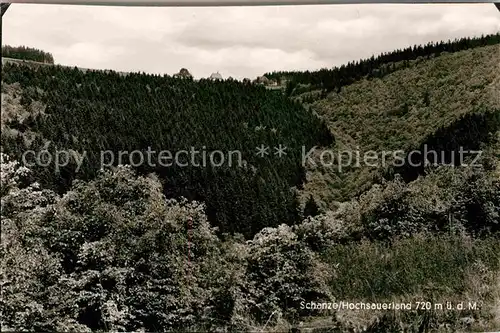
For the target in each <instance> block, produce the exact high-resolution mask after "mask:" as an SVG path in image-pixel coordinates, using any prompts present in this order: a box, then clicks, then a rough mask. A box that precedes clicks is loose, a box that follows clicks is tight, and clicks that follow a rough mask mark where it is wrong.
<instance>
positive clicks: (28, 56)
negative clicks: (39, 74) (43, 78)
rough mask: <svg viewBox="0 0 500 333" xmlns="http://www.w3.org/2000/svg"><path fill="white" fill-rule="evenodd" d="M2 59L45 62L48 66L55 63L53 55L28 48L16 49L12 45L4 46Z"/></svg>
mask: <svg viewBox="0 0 500 333" xmlns="http://www.w3.org/2000/svg"><path fill="white" fill-rule="evenodd" d="M2 57H5V58H14V59H22V60H30V61H36V62H43V63H47V64H53V63H54V57H53V56H52V54H50V53H48V52H45V51H42V50H39V49H35V48H32V47H27V46H15V47H14V46H10V45H3V46H2Z"/></svg>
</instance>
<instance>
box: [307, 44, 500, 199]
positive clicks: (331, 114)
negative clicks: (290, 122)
mask: <svg viewBox="0 0 500 333" xmlns="http://www.w3.org/2000/svg"><path fill="white" fill-rule="evenodd" d="M499 47H500V46H498V45H492V46H486V47H479V48H475V49H471V50H466V51H461V52H457V53H453V54H445V55H442V56H440V57H437V58H434V59H430V60H426V61H420V62H418V63H417V64H415V65H414V66H413V67H411V68H407V69H402V70H399V71H397V72H395V73H392V74H389V75H387V76H385V77H383V78H381V79H363V80H361V81H358V82H356V83H354V84H352V85H349V86H347V87H344V88H343V89H342V90H341V91H340V92H338V93H336V92H332V93H330V94H329V95H328V96H327V98H325V99H322V100H319V101H317V102H315V103H313V104H312V105H310V108H311V110H313V111H314V112H315V113H317V114H318V115H320V116H321V117H322V118H323V119H324V120H325V121H326V122H327V123H328V126H329V128H330V130H331V131H332V133H333V135H334V136H335V138H336V143H335V146H334V147H331V149H333V150H335V151H340V152H344V151H347V152H352V153H353V154H354V153H355V152H358V151H359V152H361V154H363V153H365V152H367V151H376V152H378V153H379V154H381V153H382V152H384V151H385V152H388V155H390V156H389V157H388V158H387V161H386V162H385V164H384V165H382V164H381V163H379V164H380V165H379V166H378V167H366V165H360V166H359V167H345V168H344V169H343V172H341V173H339V172H337V170H338V168H336V166H337V165H335V166H333V167H330V168H328V169H327V170H319V171H318V170H316V171H313V170H310V171H311V172H309V175H308V177H309V180H310V183H309V186H310V188H312V189H313V191H314V189H317V190H318V191H317V192H316V193H317V194H319V196H318V198H319V197H321V196H325V197H324V198H323V199H321V200H323V201H324V202H329V203H332V202H333V201H335V200H346V199H349V198H351V197H353V196H355V195H359V194H361V193H362V192H363V191H364V190H366V189H368V188H369V187H370V186H371V184H373V183H374V182H377V179H380V177H382V176H388V175H390V174H394V173H396V172H397V173H400V174H402V175H403V176H404V178H405V180H407V181H411V180H414V179H416V178H417V177H418V176H419V175H424V174H425V170H424V167H423V166H422V167H412V166H411V165H410V163H404V165H401V166H400V167H392V166H393V162H394V158H393V154H392V153H393V152H396V151H402V155H403V156H405V157H406V158H408V156H407V155H408V154H409V153H410V152H411V151H413V150H418V151H422V152H423V149H424V146H425V147H426V149H427V150H429V151H436V152H437V153H438V157H439V158H438V160H431V161H430V162H431V163H432V164H434V163H435V164H450V163H451V162H452V161H455V164H457V163H458V162H459V156H458V154H459V150H460V147H462V148H463V150H465V151H475V150H480V149H483V148H484V147H485V146H488V145H489V144H490V143H491V141H492V140H495V139H496V133H497V131H498V130H499V128H500V121H499V117H500V115H499V111H500V101H499V99H498V91H500V74H499V72H498V54H499ZM451 152H453V154H452V153H451ZM443 154H444V155H443ZM422 155H423V154H422ZM422 155H415V157H413V162H414V163H413V165H415V164H418V163H417V162H419V161H418V160H417V159H418V156H422ZM442 157H444V158H442ZM469 157H471V154H469ZM420 162H423V161H420ZM336 164H338V161H336ZM361 164H363V163H361ZM422 164H423V163H422Z"/></svg>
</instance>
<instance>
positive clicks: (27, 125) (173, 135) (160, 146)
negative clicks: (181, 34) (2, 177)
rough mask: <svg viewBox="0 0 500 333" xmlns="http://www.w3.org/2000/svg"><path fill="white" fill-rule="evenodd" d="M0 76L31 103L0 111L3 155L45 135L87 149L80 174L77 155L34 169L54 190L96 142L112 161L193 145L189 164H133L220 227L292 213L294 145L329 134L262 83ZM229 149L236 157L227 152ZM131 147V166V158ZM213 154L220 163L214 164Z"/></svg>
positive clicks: (23, 71) (97, 154) (247, 225)
mask: <svg viewBox="0 0 500 333" xmlns="http://www.w3.org/2000/svg"><path fill="white" fill-rule="evenodd" d="M4 84H5V89H15V88H14V87H10V86H9V85H15V86H17V85H19V93H18V94H19V95H18V96H17V97H18V98H20V99H19V103H20V107H21V108H26V109H27V110H31V111H32V112H30V111H28V113H27V114H24V115H21V114H13V115H12V117H10V118H9V117H8V116H7V114H6V115H5V116H6V117H5V118H6V119H4V121H5V125H6V126H7V127H9V128H11V129H13V130H14V131H11V132H7V131H2V147H3V149H4V151H5V152H6V153H8V154H11V155H12V156H14V157H15V158H16V159H17V160H20V159H21V155H22V152H23V151H25V150H26V149H31V150H34V151H40V150H43V148H44V147H45V144H46V143H47V142H50V146H49V148H48V149H49V150H51V151H56V150H58V149H66V150H68V149H72V150H74V151H76V152H79V153H80V154H83V152H84V151H85V152H86V157H85V163H84V164H83V165H82V166H81V168H80V169H79V172H78V174H77V173H76V165H75V163H71V164H69V165H68V166H66V167H64V168H62V169H61V170H60V172H58V173H55V172H54V169H53V168H50V167H49V168H47V167H39V168H35V169H34V172H35V173H36V175H37V178H38V179H40V181H41V184H42V185H43V186H45V187H47V188H52V189H55V190H57V191H58V192H60V193H62V192H64V191H66V190H67V189H68V188H69V186H70V184H71V182H72V181H73V179H75V178H76V177H78V178H80V179H87V180H88V179H91V178H93V177H94V176H95V174H96V171H97V170H98V169H99V168H100V158H101V151H102V150H108V151H112V152H114V156H116V157H115V161H114V162H115V163H114V164H115V165H116V164H117V163H118V153H119V152H120V151H127V152H129V153H130V152H133V151H140V152H142V153H143V156H146V154H147V150H148V149H150V150H152V151H156V152H159V151H162V150H168V151H170V152H171V153H172V154H175V153H176V152H178V151H181V150H186V151H190V150H191V149H192V148H193V149H195V150H197V151H200V153H199V154H198V157H196V161H195V162H196V163H191V161H190V160H191V158H189V157H187V156H183V160H182V161H181V163H174V165H172V166H170V167H162V166H160V165H159V162H158V157H157V156H156V157H154V156H153V159H155V158H156V163H151V164H150V165H149V164H148V163H147V162H146V161H144V163H142V164H141V165H140V166H138V170H139V171H140V172H142V173H150V172H157V173H158V174H159V175H160V177H161V179H162V180H163V181H164V182H165V189H166V190H165V191H166V192H165V194H166V195H167V197H179V196H184V197H186V198H189V199H191V200H192V199H196V200H201V201H203V202H205V203H206V204H207V213H208V215H209V217H210V219H211V220H212V221H213V222H214V223H215V225H216V226H218V227H220V229H221V230H220V231H221V232H240V233H243V234H245V235H246V236H248V237H251V236H253V234H255V233H256V232H257V231H259V230H260V229H262V228H263V227H266V226H276V225H277V224H279V223H283V222H285V223H288V224H294V223H297V222H299V221H300V219H301V213H300V210H299V206H298V202H297V199H296V194H295V193H294V191H292V190H291V188H292V187H300V186H301V184H302V182H303V180H304V175H305V171H304V169H303V167H302V166H301V165H300V160H301V155H300V154H301V149H302V148H301V147H302V146H304V147H306V148H307V149H309V148H310V147H312V146H315V145H320V146H322V145H328V144H331V143H332V142H333V138H332V136H331V135H330V132H329V131H328V129H327V128H326V126H325V125H324V124H323V123H322V121H321V120H320V119H319V118H317V117H316V116H313V115H312V114H310V113H308V112H306V111H305V109H304V108H302V106H300V105H298V104H297V103H294V102H291V101H289V100H288V99H286V98H285V97H284V96H282V95H280V94H272V93H269V92H267V91H266V89H265V88H264V87H259V86H254V85H250V84H242V83H240V82H237V81H224V82H212V81H209V80H201V81H198V82H195V81H193V80H191V79H174V78H171V77H166V76H165V77H160V76H153V75H145V74H129V75H127V76H121V75H119V74H117V73H104V72H98V71H95V72H87V73H86V74H84V73H82V72H81V71H79V70H77V69H73V70H72V69H68V68H62V67H58V66H56V67H50V66H49V67H39V68H38V69H35V68H34V67H29V66H24V65H15V64H8V65H7V66H5V67H4ZM37 108H38V109H37ZM34 109H37V110H38V111H33V110H34ZM41 109H43V111H41ZM27 137H30V140H27V139H26V138H27ZM261 145H264V146H266V147H269V149H270V151H269V152H268V154H269V156H264V157H260V156H259V155H257V154H256V148H257V147H260V146H261ZM279 145H282V146H285V147H287V151H286V155H282V156H281V157H279V156H275V155H274V153H275V151H274V149H273V148H274V147H279ZM202 151H206V152H207V154H209V153H211V152H212V151H220V152H222V154H223V156H221V155H220V154H218V155H217V156H216V159H215V164H216V166H213V165H212V164H213V163H211V161H210V159H208V158H207V159H208V161H207V163H205V164H208V165H206V167H203V166H201V167H200V165H201V164H203V158H202V155H203V154H202ZM235 151H237V152H239V153H240V154H241V155H238V154H233V153H231V152H235ZM137 155H138V154H136V157H135V158H136V159H135V161H132V162H131V164H133V163H137V164H139V162H140V161H139V159H138V158H137ZM127 158H128V156H127ZM231 158H232V160H231ZM129 160H130V159H128V160H127V161H129ZM240 160H241V161H240ZM73 162H74V161H73ZM187 162H189V163H187ZM219 162H224V163H221V165H220V166H218V165H217V164H219ZM184 164H187V165H184ZM230 164H232V165H230Z"/></svg>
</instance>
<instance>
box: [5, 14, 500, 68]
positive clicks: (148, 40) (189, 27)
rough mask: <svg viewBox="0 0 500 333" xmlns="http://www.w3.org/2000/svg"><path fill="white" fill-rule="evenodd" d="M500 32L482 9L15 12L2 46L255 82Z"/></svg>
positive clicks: (81, 61) (84, 62)
mask: <svg viewBox="0 0 500 333" xmlns="http://www.w3.org/2000/svg"><path fill="white" fill-rule="evenodd" d="M497 31H500V13H499V12H498V11H497V10H496V9H495V8H494V6H493V5H492V4H480V5H332V6H297V7H224V8H220V7H219V8H143V7H140V8H131V7H92V6H57V5H25V4H19V5H18V4H14V5H12V6H11V8H10V9H9V11H8V12H7V14H6V15H5V16H4V21H3V34H2V37H3V43H4V44H10V45H21V44H22V45H28V46H32V47H37V48H41V49H44V50H46V51H49V52H52V53H53V55H54V57H55V59H56V61H57V62H59V63H62V64H67V65H75V66H81V67H88V68H110V69H115V70H120V71H145V72H152V73H168V74H173V73H175V72H177V71H178V70H179V69H180V68H181V67H186V68H188V69H189V70H190V71H191V72H192V73H193V74H194V75H195V76H196V77H202V76H203V77H204V76H208V75H210V74H211V73H212V72H215V71H219V72H220V73H222V74H223V75H224V76H225V77H227V76H233V77H237V78H243V77H255V76H257V75H260V74H262V73H264V72H267V71H272V70H283V69H288V70H293V69H300V70H303V69H311V70H314V69H317V68H321V67H332V66H334V65H340V64H342V63H346V62H348V61H351V60H358V59H360V58H365V57H369V56H371V55H372V54H378V53H381V52H387V51H391V50H393V49H396V48H401V47H405V46H409V45H413V44H421V43H426V42H428V41H438V40H447V39H453V38H458V37H463V36H477V35H481V34H488V33H494V32H497Z"/></svg>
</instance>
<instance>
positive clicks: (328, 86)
mask: <svg viewBox="0 0 500 333" xmlns="http://www.w3.org/2000/svg"><path fill="white" fill-rule="evenodd" d="M499 43H500V34H498V33H497V34H494V35H487V36H481V37H474V38H469V37H465V38H460V39H456V40H453V41H451V40H449V41H447V42H439V43H428V44H426V45H414V46H412V47H407V48H404V49H401V50H395V51H392V52H388V53H384V54H381V55H378V56H372V57H371V58H369V59H363V60H359V61H353V62H350V63H348V64H346V65H342V66H340V67H334V68H332V69H328V68H323V69H320V70H318V71H303V72H301V71H295V72H286V71H275V72H272V73H266V74H264V76H266V77H267V78H269V79H273V80H277V81H278V82H282V81H283V80H285V81H286V94H287V95H288V96H290V95H292V94H297V93H300V92H304V91H312V90H322V94H323V97H324V96H326V94H327V93H329V92H331V91H340V89H341V88H342V87H343V86H346V85H349V84H351V83H353V82H355V81H358V80H360V79H361V78H364V77H368V78H381V77H383V76H385V75H387V74H390V73H392V72H394V71H396V70H400V69H404V68H406V67H409V66H411V64H412V62H411V61H412V60H416V59H429V58H433V57H437V56H439V55H441V54H443V53H453V52H459V51H463V50H467V49H472V48H475V47H481V46H487V45H496V44H499ZM298 85H305V86H306V87H305V90H304V88H302V89H300V88H298V89H297V90H296V91H295V93H294V90H295V89H296V88H297V86H298Z"/></svg>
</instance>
